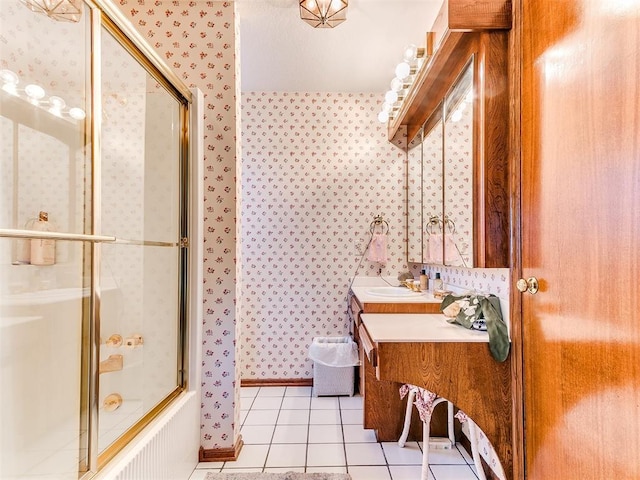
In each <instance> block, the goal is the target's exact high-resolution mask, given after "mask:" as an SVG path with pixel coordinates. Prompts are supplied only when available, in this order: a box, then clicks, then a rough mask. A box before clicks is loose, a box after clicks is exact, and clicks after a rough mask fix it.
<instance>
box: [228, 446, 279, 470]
mask: <svg viewBox="0 0 640 480" xmlns="http://www.w3.org/2000/svg"><path fill="white" fill-rule="evenodd" d="M268 452H269V445H245V446H243V447H242V450H240V455H239V456H238V459H237V460H235V461H233V462H225V464H224V468H223V470H226V469H227V468H260V469H262V467H264V463H265V461H266V459H267V453H268Z"/></svg>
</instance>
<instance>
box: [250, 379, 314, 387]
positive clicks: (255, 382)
mask: <svg viewBox="0 0 640 480" xmlns="http://www.w3.org/2000/svg"><path fill="white" fill-rule="evenodd" d="M240 386H241V387H311V386H313V378H247V379H244V380H240Z"/></svg>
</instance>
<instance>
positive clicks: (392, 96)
mask: <svg viewBox="0 0 640 480" xmlns="http://www.w3.org/2000/svg"><path fill="white" fill-rule="evenodd" d="M384 100H385V101H386V102H387V103H392V104H393V103H396V102H397V101H398V92H394V91H393V90H389V91H388V92H387V93H385V95H384Z"/></svg>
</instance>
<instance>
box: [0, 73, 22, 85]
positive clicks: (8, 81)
mask: <svg viewBox="0 0 640 480" xmlns="http://www.w3.org/2000/svg"><path fill="white" fill-rule="evenodd" d="M0 79H2V83H3V84H5V85H13V86H14V87H15V86H16V85H18V82H20V79H19V78H18V75H17V74H16V73H15V72H12V71H11V70H0Z"/></svg>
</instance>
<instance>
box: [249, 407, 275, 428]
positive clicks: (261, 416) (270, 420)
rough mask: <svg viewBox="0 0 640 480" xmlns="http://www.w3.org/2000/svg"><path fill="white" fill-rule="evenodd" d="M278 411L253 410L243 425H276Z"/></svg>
mask: <svg viewBox="0 0 640 480" xmlns="http://www.w3.org/2000/svg"><path fill="white" fill-rule="evenodd" d="M277 419H278V410H251V411H250V412H249V413H248V414H247V418H245V420H244V423H243V425H275V423H276V420H277Z"/></svg>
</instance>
